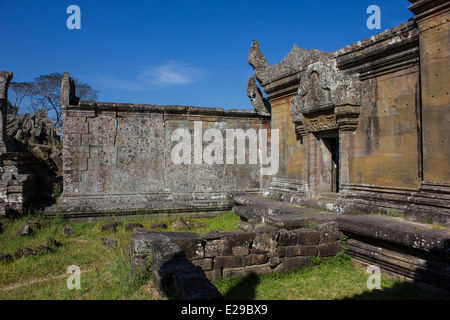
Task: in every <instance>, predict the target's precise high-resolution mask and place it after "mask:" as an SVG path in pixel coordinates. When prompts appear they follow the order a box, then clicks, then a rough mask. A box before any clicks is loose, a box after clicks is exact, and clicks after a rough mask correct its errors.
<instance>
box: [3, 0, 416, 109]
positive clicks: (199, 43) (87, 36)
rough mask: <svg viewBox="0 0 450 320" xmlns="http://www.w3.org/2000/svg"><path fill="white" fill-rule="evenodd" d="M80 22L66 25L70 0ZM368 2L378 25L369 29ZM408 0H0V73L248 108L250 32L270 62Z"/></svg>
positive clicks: (338, 38) (346, 38)
mask: <svg viewBox="0 0 450 320" xmlns="http://www.w3.org/2000/svg"><path fill="white" fill-rule="evenodd" d="M73 4H74V5H78V6H79V7H80V9H81V29H80V30H69V29H68V28H67V26H66V21H67V19H68V18H69V16H70V14H67V13H66V10H67V7H68V6H69V5H73ZM370 5H378V6H379V7H380V9H381V30H369V29H368V28H367V26H366V21H367V19H368V18H369V16H370V14H367V13H366V10H367V8H368V7H369V6H370ZM408 5H409V2H408V1H407V0H368V1H367V0H341V1H336V0H322V1H311V0H309V1H303V0H297V1H285V0H279V1H273V0H272V1H266V0H258V1H253V0H251V1H242V0H241V1H234V0H228V1H216V0H209V1H203V0H202V1H196V0H192V1H170V0H164V1H153V0H146V1H135V0H129V1H113V0H109V1H107V0H95V1H92V0H91V1H86V0H71V1H66V0H57V1H56V0H54V1H48V0H39V1H36V0H0V30H1V31H0V32H1V38H0V39H1V41H2V50H0V70H7V71H12V72H13V73H14V78H13V81H32V80H33V79H34V78H35V77H37V76H39V75H43V74H50V73H52V72H60V73H63V72H69V73H70V74H71V76H72V77H75V78H78V79H79V80H80V81H82V82H86V83H88V84H90V85H91V86H92V87H93V88H94V89H96V90H99V91H100V94H99V101H104V102H126V103H147V104H160V105H189V106H199V107H220V108H224V109H234V108H237V109H251V104H250V101H249V99H248V97H247V95H246V92H245V87H246V84H247V80H248V78H249V76H250V75H251V74H252V73H253V70H252V68H251V67H250V66H249V65H248V63H247V53H248V49H249V48H250V45H251V43H252V40H253V39H256V40H258V41H259V44H260V47H261V51H262V53H263V54H264V56H265V57H266V59H267V60H268V62H269V63H270V64H274V63H278V62H279V61H281V60H282V59H283V58H284V56H285V55H286V54H287V53H288V52H289V50H290V49H291V48H292V47H293V45H294V43H295V44H297V45H298V46H299V47H300V48H305V49H314V48H315V49H319V50H323V51H330V52H331V51H334V50H337V49H339V48H341V47H344V46H346V45H347V44H351V43H353V42H356V41H358V40H362V39H364V38H366V37H370V36H371V35H373V34H376V33H378V32H381V31H384V30H385V29H390V28H392V27H393V26H396V25H399V24H401V23H402V22H407V21H408V19H410V18H411V17H412V14H411V12H410V11H409V10H408Z"/></svg>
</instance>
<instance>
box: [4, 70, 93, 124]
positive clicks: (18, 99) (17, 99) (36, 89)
mask: <svg viewBox="0 0 450 320" xmlns="http://www.w3.org/2000/svg"><path fill="white" fill-rule="evenodd" d="M61 78H62V74H60V73H58V72H54V73H51V74H49V75H41V76H39V77H37V78H35V80H34V81H32V82H11V84H10V88H11V90H12V92H13V95H14V99H13V101H12V103H13V105H14V106H15V107H16V108H19V107H20V105H21V104H22V102H23V100H24V98H29V101H30V107H31V110H32V111H33V112H36V111H37V110H50V111H51V113H52V118H53V119H54V121H55V126H56V127H59V126H61V120H62V119H61V106H60V105H59V101H58V99H59V94H60V92H59V90H60V85H61ZM74 81H75V87H76V95H77V96H78V97H79V98H80V100H89V101H97V99H98V91H97V90H94V89H92V87H91V86H90V85H88V84H86V83H82V82H80V81H78V79H74Z"/></svg>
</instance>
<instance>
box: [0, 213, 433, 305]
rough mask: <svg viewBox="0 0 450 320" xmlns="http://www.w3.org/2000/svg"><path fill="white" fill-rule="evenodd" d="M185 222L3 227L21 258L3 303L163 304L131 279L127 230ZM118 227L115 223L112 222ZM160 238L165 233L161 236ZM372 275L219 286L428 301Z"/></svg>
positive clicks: (283, 296) (350, 270)
mask: <svg viewBox="0 0 450 320" xmlns="http://www.w3.org/2000/svg"><path fill="white" fill-rule="evenodd" d="M178 217H179V215H169V216H167V217H164V218H157V219H148V218H147V219H144V217H141V218H139V217H137V218H135V219H134V220H130V221H122V222H118V223H119V225H118V226H117V228H116V232H114V233H113V232H110V233H108V232H102V231H101V226H102V224H104V223H111V219H108V220H103V221H98V222H94V223H68V222H67V221H65V220H63V219H62V218H61V217H57V218H52V219H49V218H46V217H44V216H42V215H38V216H33V217H23V218H20V219H15V220H4V221H2V222H3V233H1V234H0V253H9V254H11V255H13V256H14V255H16V257H15V258H14V260H13V261H12V262H2V263H0V300H8V299H15V300H32V299H38V300H39V299H46V300H64V299H70V300H72V299H89V300H112V299H121V300H127V299H133V300H138V299H145V300H154V299H161V298H163V297H160V296H159V295H158V294H157V292H156V290H155V288H154V285H153V281H152V279H151V275H148V274H147V275H142V276H141V277H139V276H138V277H132V276H131V273H130V259H131V253H130V250H131V249H130V234H131V232H130V231H125V229H124V225H125V224H126V223H129V222H139V223H141V224H142V225H143V227H144V228H150V225H151V224H153V223H155V222H164V223H165V224H166V225H167V229H163V230H164V231H177V230H175V228H174V227H173V226H172V222H174V221H176V219H177V218H178ZM36 219H37V220H39V221H40V222H41V225H42V227H41V229H39V230H37V231H36V232H35V233H34V234H33V235H32V236H28V237H20V236H18V235H17V230H18V229H19V228H20V227H21V226H22V225H24V224H25V223H26V222H27V221H29V220H36ZM112 219H113V220H114V217H112ZM183 219H184V220H185V221H188V222H189V223H190V225H191V228H190V229H189V230H178V231H189V232H196V233H199V234H202V233H206V232H209V231H211V230H213V229H214V230H217V231H220V232H228V231H234V230H235V229H236V226H237V224H238V222H239V217H237V216H236V215H234V214H233V212H232V211H229V212H226V213H224V214H221V215H218V216H216V217H212V218H188V217H183ZM65 226H69V227H71V228H72V229H73V230H74V232H75V235H73V236H70V237H68V236H62V235H61V230H62V228H63V227H65ZM156 231H162V230H161V229H160V230H156ZM106 236H109V237H112V238H114V239H115V240H117V242H118V245H117V247H116V248H115V249H107V248H105V247H104V245H103V243H102V240H101V239H102V238H103V237H106ZM49 237H53V238H55V239H56V240H57V241H58V242H59V243H60V244H61V245H60V246H58V247H52V251H51V252H45V253H44V252H39V253H38V254H37V255H36V256H22V257H19V255H17V253H18V252H21V251H22V250H23V248H27V247H28V248H35V249H36V247H37V245H38V244H47V239H48V238H49ZM71 265H77V266H79V267H80V269H81V272H82V273H81V289H79V290H77V289H74V290H69V289H68V288H67V285H66V282H67V278H68V276H69V275H68V274H67V268H68V267H69V266H71ZM367 278H368V275H367V274H366V273H365V272H364V271H363V270H360V269H359V268H357V267H356V266H354V265H353V264H352V263H351V262H350V261H349V260H348V259H347V256H345V255H340V256H338V257H337V258H334V259H333V260H330V261H327V262H323V261H320V260H319V259H316V261H315V263H314V265H313V266H311V267H306V268H302V269H299V270H297V271H294V272H292V273H290V274H286V275H281V274H276V273H273V274H271V275H268V276H263V275H260V276H257V277H251V278H246V279H227V280H222V281H220V282H217V283H215V284H216V285H217V287H218V289H219V290H220V292H221V293H222V294H223V295H224V297H225V299H246V300H247V299H261V300H271V299H274V300H275V299H276V300H300V299H319V300H320V299H368V298H370V299H372V298H377V299H395V298H404V299H409V298H411V297H414V298H416V297H417V298H419V299H422V298H427V297H428V296H425V295H423V294H422V295H420V291H418V290H417V289H416V288H415V287H414V286H410V285H409V284H405V283H403V282H400V281H394V280H390V279H387V278H383V279H382V289H381V290H372V291H371V292H370V291H369V290H368V289H367V287H366V281H367Z"/></svg>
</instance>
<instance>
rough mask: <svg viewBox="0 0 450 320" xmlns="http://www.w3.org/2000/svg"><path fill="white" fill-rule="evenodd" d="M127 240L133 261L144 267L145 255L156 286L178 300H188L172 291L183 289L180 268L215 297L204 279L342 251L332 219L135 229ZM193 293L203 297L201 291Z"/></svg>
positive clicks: (290, 266) (277, 268)
mask: <svg viewBox="0 0 450 320" xmlns="http://www.w3.org/2000/svg"><path fill="white" fill-rule="evenodd" d="M131 242H132V246H133V248H134V262H133V263H134V264H137V265H139V264H141V265H142V266H144V265H145V259H146V258H147V257H151V269H152V274H153V279H154V280H155V284H156V286H157V287H158V289H159V290H161V291H162V292H163V293H165V294H174V293H175V294H176V296H177V297H178V298H180V299H191V298H192V297H191V296H186V295H185V294H184V293H180V292H184V290H185V289H177V288H184V285H183V284H181V283H180V282H183V281H184V280H180V279H181V278H180V276H179V275H181V274H186V272H187V271H186V270H187V269H186V268H189V270H192V274H191V276H190V277H191V278H192V279H193V278H195V279H196V280H195V281H197V282H196V286H197V287H200V288H203V289H199V290H200V292H203V291H205V292H208V293H210V294H211V292H212V295H213V297H214V298H217V293H215V291H214V290H213V289H211V285H209V284H208V282H207V280H206V279H209V280H211V281H217V280H220V279H222V278H230V277H247V276H250V275H252V274H269V273H271V272H282V273H287V272H290V271H292V270H294V269H297V268H300V267H302V266H308V265H310V264H311V263H312V259H313V258H314V257H319V258H321V259H328V258H331V257H332V256H334V255H336V254H337V253H338V252H342V250H343V249H342V234H341V233H340V232H339V229H338V225H337V223H336V222H328V223H323V224H319V225H317V226H316V227H315V228H312V229H308V228H300V229H293V230H286V229H280V228H276V227H273V226H268V227H263V228H259V229H255V230H253V231H246V232H209V233H206V234H203V235H199V234H196V233H189V232H181V233H178V232H148V231H146V230H139V233H134V234H132V235H131ZM139 261H140V262H139ZM194 266H196V267H194ZM199 269H200V270H202V272H199ZM191 278H190V279H191ZM189 281H191V280H189ZM205 288H206V289H205ZM180 290H181V291H180ZM194 296H195V295H194ZM198 296H201V297H202V298H203V299H205V298H206V297H205V295H204V294H203V293H199V295H198ZM195 297H197V296H195Z"/></svg>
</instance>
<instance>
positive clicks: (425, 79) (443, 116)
mask: <svg viewBox="0 0 450 320" xmlns="http://www.w3.org/2000/svg"><path fill="white" fill-rule="evenodd" d="M409 1H410V2H412V4H411V6H410V7H409V9H410V10H411V11H412V12H413V13H414V15H415V16H414V19H415V20H416V22H417V25H418V27H419V42H420V78H421V89H422V132H423V135H422V139H423V180H424V181H439V182H446V183H450V161H449V157H450V122H449V119H450V90H449V83H450V50H449V48H450V22H449V19H450V2H448V1H442V0H420V1H418V0H409Z"/></svg>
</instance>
